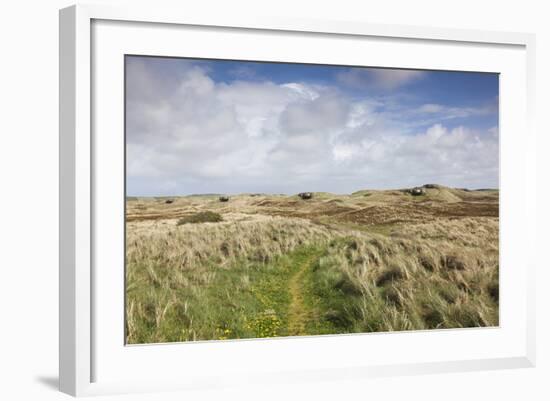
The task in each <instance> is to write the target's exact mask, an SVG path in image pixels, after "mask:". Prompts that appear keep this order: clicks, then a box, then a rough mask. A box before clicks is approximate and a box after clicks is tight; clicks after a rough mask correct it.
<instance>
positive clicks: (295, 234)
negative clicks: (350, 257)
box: [126, 216, 331, 343]
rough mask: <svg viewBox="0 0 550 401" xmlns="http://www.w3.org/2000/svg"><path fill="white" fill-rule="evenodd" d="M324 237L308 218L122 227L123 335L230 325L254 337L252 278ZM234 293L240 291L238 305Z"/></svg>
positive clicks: (206, 332) (183, 335)
mask: <svg viewBox="0 0 550 401" xmlns="http://www.w3.org/2000/svg"><path fill="white" fill-rule="evenodd" d="M330 238H331V233H330V232H329V231H328V230H327V229H325V228H323V227H321V226H318V225H315V224H313V223H311V222H309V221H307V220H303V219H290V218H283V217H267V216H265V217H262V218H261V219H259V220H252V221H240V222H236V223H231V222H227V223H203V224H186V225H180V226H170V227H169V228H164V229H160V230H149V231H142V232H138V231H137V230H128V238H127V267H126V279H127V286H126V291H127V305H126V307H127V319H126V331H127V340H128V342H129V343H143V342H165V341H180V340H181V341H184V340H197V339H217V338H220V337H224V336H220V335H219V331H220V330H222V331H224V330H227V329H228V326H232V328H231V329H230V330H231V334H233V335H241V336H247V335H248V336H254V333H252V332H250V331H247V330H244V329H243V327H245V326H246V325H247V322H246V321H245V320H246V315H247V313H249V312H250V310H249V309H254V308H256V307H257V305H256V303H255V302H254V298H257V297H261V296H262V294H252V291H251V290H252V286H251V281H253V280H251V279H250V277H251V276H253V277H258V276H261V274H262V269H263V268H264V267H265V266H267V265H268V264H269V262H271V261H273V260H274V259H275V258H276V257H278V256H281V255H283V254H286V253H288V252H290V251H292V250H294V249H296V248H297V247H300V246H305V245H309V244H312V243H326V242H328V241H329V240H330ZM213 282H216V285H215V286H213V285H211V284H212V283H213ZM238 293H244V294H241V295H242V296H241V297H240V298H239V305H236V304H235V297H236V296H237V294H238ZM253 312H257V311H253ZM236 328H240V329H242V330H241V332H240V333H239V331H238V330H236ZM225 334H229V333H225Z"/></svg>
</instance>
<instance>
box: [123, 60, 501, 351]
mask: <svg viewBox="0 0 550 401" xmlns="http://www.w3.org/2000/svg"><path fill="white" fill-rule="evenodd" d="M399 67H401V66H399ZM124 102H125V104H124V110H125V115H124V125H125V129H124V137H125V155H124V157H125V196H124V202H125V205H124V207H125V234H124V235H125V238H124V241H125V250H124V252H125V342H126V344H128V345H132V344H152V343H174V342H189V341H223V340H240V339H259V338H276V337H296V336H318V335H340V334H365V333H381V332H383V333H386V332H396V331H417V330H428V331H429V330H443V329H466V328H468V329H479V328H482V327H498V326H499V177H500V176H499V74H498V73H489V72H474V71H443V70H417V69H408V68H394V67H392V68H389V67H387V66H378V65H374V66H368V65H365V66H358V65H326V64H302V63H290V62H282V61H254V60H222V59H198V58H180V57H161V56H149V55H125V56H124Z"/></svg>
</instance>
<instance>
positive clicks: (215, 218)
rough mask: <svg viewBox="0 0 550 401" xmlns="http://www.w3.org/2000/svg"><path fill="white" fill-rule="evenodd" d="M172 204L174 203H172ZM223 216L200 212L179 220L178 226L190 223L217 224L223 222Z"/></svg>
mask: <svg viewBox="0 0 550 401" xmlns="http://www.w3.org/2000/svg"><path fill="white" fill-rule="evenodd" d="M170 203H172V202H170ZM222 220H223V218H222V216H221V214H219V213H215V212H210V211H206V212H199V213H195V214H192V215H189V216H185V217H182V218H181V219H179V220H178V226H181V225H182V224H189V223H217V222H220V221H222Z"/></svg>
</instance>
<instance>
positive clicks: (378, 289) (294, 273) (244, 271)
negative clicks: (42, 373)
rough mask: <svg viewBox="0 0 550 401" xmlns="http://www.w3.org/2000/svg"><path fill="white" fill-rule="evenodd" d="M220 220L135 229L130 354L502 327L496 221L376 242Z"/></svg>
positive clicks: (313, 227) (368, 233)
mask: <svg viewBox="0 0 550 401" xmlns="http://www.w3.org/2000/svg"><path fill="white" fill-rule="evenodd" d="M251 199H254V198H251ZM224 211H225V214H224V213H223V212H224ZM218 212H219V214H220V217H222V216H223V217H222V218H221V219H220V220H217V221H212V220H209V221H210V222H207V223H204V222H195V224H179V223H177V221H173V220H169V221H167V222H165V221H162V222H155V223H147V224H149V225H147V226H145V224H146V222H137V223H132V225H129V227H128V230H127V267H126V279H127V304H126V314H127V319H126V332H127V342H128V343H130V344H139V343H153V342H174V341H197V340H223V339H237V338H258V337H273V336H287V335H314V334H336V333H358V332H373V331H393V330H417V329H433V328H457V327H480V326H494V325H498V219H495V218H484V217H476V218H461V219H437V220H433V221H430V222H426V223H419V224H414V225H412V224H404V225H397V226H395V225H394V226H392V227H393V228H392V229H391V230H390V229H387V230H386V229H385V230H383V232H377V231H376V230H356V229H353V226H350V225H339V226H330V225H326V224H317V223H316V222H315V221H312V220H310V219H305V218H298V217H285V216H266V215H263V214H250V215H246V216H245V217H242V216H240V215H236V214H231V213H229V212H227V211H226V210H225V209H224V210H221V209H218V211H217V212H216V213H218ZM235 216H237V217H235ZM207 221H208V220H207ZM350 227H351V228H350Z"/></svg>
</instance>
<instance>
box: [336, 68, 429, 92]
mask: <svg viewBox="0 0 550 401" xmlns="http://www.w3.org/2000/svg"><path fill="white" fill-rule="evenodd" d="M424 75H425V73H424V72H423V71H417V70H398V69H385V68H350V69H348V70H345V71H342V72H341V73H339V74H338V80H339V81H340V82H341V83H343V84H344V85H346V86H349V87H355V88H371V89H378V90H379V89H382V90H392V89H396V88H399V87H402V86H405V85H407V84H409V83H411V82H414V81H416V80H418V79H420V78H422V77H424Z"/></svg>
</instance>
